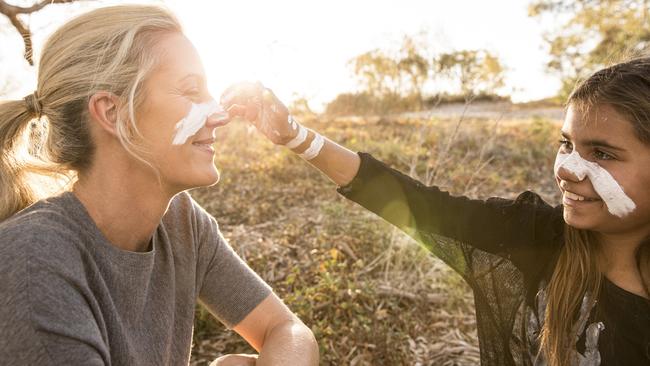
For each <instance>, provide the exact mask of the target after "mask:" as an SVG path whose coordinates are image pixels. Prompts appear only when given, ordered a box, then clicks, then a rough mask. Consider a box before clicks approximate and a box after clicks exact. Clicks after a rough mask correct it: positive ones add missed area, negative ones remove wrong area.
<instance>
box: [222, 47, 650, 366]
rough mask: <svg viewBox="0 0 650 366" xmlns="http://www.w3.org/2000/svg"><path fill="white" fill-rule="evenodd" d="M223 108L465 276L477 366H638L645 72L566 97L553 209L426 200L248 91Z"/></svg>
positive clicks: (648, 88) (528, 195)
mask: <svg viewBox="0 0 650 366" xmlns="http://www.w3.org/2000/svg"><path fill="white" fill-rule="evenodd" d="M222 98H223V102H224V103H225V105H226V106H227V108H228V110H229V112H230V114H231V116H232V117H236V116H239V117H244V118H245V119H248V120H249V121H251V122H252V123H254V124H255V125H256V127H257V128H258V130H260V131H261V132H262V133H263V134H264V135H265V136H267V137H268V138H269V139H270V140H271V141H273V142H274V143H275V144H278V145H282V146H286V147H288V148H290V149H292V150H293V151H294V152H295V153H298V154H300V155H301V157H302V158H303V159H305V160H307V161H309V163H311V164H312V165H313V166H314V167H316V168H317V169H319V170H321V171H322V172H323V173H324V174H325V175H327V176H328V177H329V178H330V179H331V180H332V181H334V183H336V184H337V185H338V186H339V188H338V192H339V193H341V194H342V195H343V196H345V197H347V198H348V199H350V200H352V201H355V202H357V203H359V204H360V205H362V206H363V207H365V208H367V209H368V210H370V211H372V212H374V213H376V214H377V215H379V216H380V217H382V218H384V219H385V220H387V221H389V222H390V223H392V224H394V225H396V226H397V227H398V228H400V229H402V230H403V231H405V232H406V233H407V234H409V235H410V236H412V237H413V238H414V239H415V240H417V241H418V242H420V243H421V244H422V245H424V246H425V247H426V248H427V249H429V250H430V251H431V252H432V253H433V254H435V255H436V256H438V257H439V258H441V259H442V260H444V261H445V262H446V263H447V264H449V265H450V266H451V267H453V268H454V269H455V270H456V271H458V272H459V273H460V274H461V275H462V276H463V278H464V279H465V280H466V281H467V282H468V284H469V285H470V286H471V288H472V290H473V292H474V299H475V304H476V316H477V325H478V336H479V344H480V347H481V365H483V366H487V365H552V366H565V365H580V366H587V365H650V300H649V299H648V298H649V292H650V288H649V285H650V189H648V188H649V187H650V169H649V167H650V58H648V57H641V58H635V59H631V60H629V61H627V62H623V63H620V64H617V65H613V66H611V67H609V68H606V69H603V70H601V71H598V72H596V73H595V74H594V75H592V76H591V77H590V78H588V79H587V80H585V81H584V82H583V83H582V84H580V85H579V86H577V88H576V89H575V91H574V92H573V94H572V95H571V96H570V97H569V99H568V103H567V110H566V119H565V121H564V125H563V126H562V130H561V131H558V137H559V139H560V144H559V150H558V154H557V157H556V162H555V170H554V171H555V173H554V174H555V179H556V181H557V184H558V187H559V189H560V191H561V192H562V194H563V201H562V205H559V206H557V207H552V206H550V205H548V204H547V203H545V202H544V201H543V200H542V199H541V198H540V197H539V196H538V195H536V194H535V193H532V192H524V193H522V194H521V195H519V196H518V197H517V198H516V199H515V200H509V199H502V198H492V199H489V200H487V201H482V200H472V199H468V198H466V197H454V196H451V195H449V194H448V193H446V192H443V191H441V190H440V189H438V188H437V187H433V186H432V187H427V186H425V185H423V184H422V183H420V182H418V181H416V180H413V179H411V178H409V177H408V176H406V175H404V174H402V173H400V172H398V171H396V170H394V169H391V168H389V167H388V166H386V165H385V164H383V163H382V162H380V161H378V160H376V159H375V158H373V157H372V156H371V155H369V154H367V153H359V154H357V153H354V152H352V151H350V150H348V149H346V148H344V147H342V146H340V145H338V144H336V143H334V142H332V141H330V140H328V139H326V138H324V137H323V136H321V135H320V134H318V133H317V132H315V131H312V130H308V129H306V128H304V127H302V126H301V125H300V124H298V123H297V121H295V120H294V119H293V118H292V117H291V116H289V115H288V112H287V109H286V108H285V107H284V105H282V103H280V101H278V100H277V99H276V98H275V96H274V95H273V94H272V92H270V91H268V90H265V89H264V88H263V87H262V86H261V85H260V84H241V85H237V86H234V87H232V88H231V89H230V90H229V91H227V93H226V94H224V96H223V97H222Z"/></svg>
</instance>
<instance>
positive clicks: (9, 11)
mask: <svg viewBox="0 0 650 366" xmlns="http://www.w3.org/2000/svg"><path fill="white" fill-rule="evenodd" d="M74 1H76V0H41V1H39V2H37V3H36V4H34V5H32V6H29V7H22V6H16V5H11V4H7V3H6V2H5V1H4V0H0V14H4V15H5V16H6V17H7V18H9V21H10V22H11V24H12V25H13V26H14V28H16V30H17V31H18V33H19V34H20V36H21V37H23V43H24V44H25V59H26V60H27V62H29V64H30V65H32V66H34V60H33V58H32V53H33V50H32V32H31V31H30V30H29V26H28V25H27V24H25V23H24V22H23V21H21V20H20V19H19V18H18V14H32V13H35V12H37V11H39V10H41V9H43V8H44V7H46V6H47V5H50V4H63V3H72V2H74Z"/></svg>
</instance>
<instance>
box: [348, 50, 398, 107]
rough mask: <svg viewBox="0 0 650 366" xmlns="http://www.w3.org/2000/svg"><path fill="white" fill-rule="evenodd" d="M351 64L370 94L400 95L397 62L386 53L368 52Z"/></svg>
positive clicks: (379, 51) (378, 51) (353, 60)
mask: <svg viewBox="0 0 650 366" xmlns="http://www.w3.org/2000/svg"><path fill="white" fill-rule="evenodd" d="M351 64H352V66H353V69H354V74H355V75H356V76H357V78H359V79H360V81H361V83H362V84H363V85H364V86H365V90H366V91H368V92H369V93H370V94H372V95H375V96H385V95H387V94H391V93H393V94H397V93H398V91H399V89H400V78H399V69H398V67H397V61H396V60H395V59H393V58H392V57H389V56H388V55H387V54H386V53H385V52H384V51H381V50H378V49H375V50H372V51H368V52H366V53H363V54H361V55H359V56H357V57H355V58H354V59H352V60H351Z"/></svg>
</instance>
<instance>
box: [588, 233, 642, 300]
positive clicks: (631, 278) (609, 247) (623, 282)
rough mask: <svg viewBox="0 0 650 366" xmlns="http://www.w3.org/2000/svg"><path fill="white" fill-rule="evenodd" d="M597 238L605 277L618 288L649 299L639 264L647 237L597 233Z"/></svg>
mask: <svg viewBox="0 0 650 366" xmlns="http://www.w3.org/2000/svg"><path fill="white" fill-rule="evenodd" d="M596 237H597V238H598V241H599V243H600V245H601V248H602V251H603V252H602V254H603V256H602V258H603V259H604V265H603V272H604V273H603V275H604V276H605V277H607V279H608V280H610V281H611V282H612V283H614V284H615V285H616V286H618V287H620V288H622V289H624V290H626V291H628V292H631V293H634V294H637V295H639V296H643V297H645V298H648V293H647V291H646V289H645V287H644V286H643V281H642V279H641V273H640V272H639V267H638V263H637V252H638V249H639V247H640V246H641V245H642V244H643V242H644V240H647V235H646V234H645V233H635V234H629V233H625V234H604V233H596Z"/></svg>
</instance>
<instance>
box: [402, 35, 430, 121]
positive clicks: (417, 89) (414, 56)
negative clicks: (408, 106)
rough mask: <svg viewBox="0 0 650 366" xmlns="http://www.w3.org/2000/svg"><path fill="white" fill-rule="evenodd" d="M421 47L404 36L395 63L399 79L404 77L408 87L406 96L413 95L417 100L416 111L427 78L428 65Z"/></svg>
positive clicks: (419, 107) (420, 104) (420, 106)
mask: <svg viewBox="0 0 650 366" xmlns="http://www.w3.org/2000/svg"><path fill="white" fill-rule="evenodd" d="M422 49H423V47H422V46H419V45H418V44H417V43H416V41H415V40H414V39H413V38H412V37H409V36H405V37H404V40H403V41H402V47H401V49H400V53H401V56H400V58H399V60H398V61H397V70H398V72H399V73H400V75H401V77H402V78H404V77H406V79H407V80H406V83H403V84H406V85H408V88H407V92H406V93H407V94H410V95H413V96H414V97H415V99H416V100H417V106H416V107H417V109H421V108H422V96H423V93H424V84H425V83H426V81H427V79H428V78H429V69H430V67H431V65H430V64H429V62H428V60H427V57H425V56H424V55H423V54H422V53H423V51H422Z"/></svg>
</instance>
